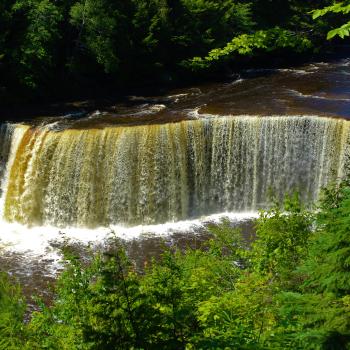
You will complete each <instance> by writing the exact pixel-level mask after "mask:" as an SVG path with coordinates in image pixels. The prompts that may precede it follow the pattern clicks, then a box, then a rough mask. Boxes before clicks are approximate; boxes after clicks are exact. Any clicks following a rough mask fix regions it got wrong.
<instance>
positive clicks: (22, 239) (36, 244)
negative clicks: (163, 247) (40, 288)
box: [0, 212, 258, 273]
mask: <svg viewBox="0 0 350 350" xmlns="http://www.w3.org/2000/svg"><path fill="white" fill-rule="evenodd" d="M257 216H258V214H257V212H245V213H220V214H215V215H210V216H206V217H202V218H199V219H196V220H185V221H178V222H168V223H165V224H159V225H139V226H134V227H124V226H119V225H112V226H110V227H99V228H95V229H87V228H74V227H69V228H64V229H62V228H58V227H53V226H36V227H27V226H24V225H21V224H18V223H8V222H5V221H3V220H2V221H0V251H3V252H5V253H16V254H20V255H21V256H23V257H24V262H25V261H28V259H29V260H36V261H39V262H40V261H42V260H44V261H50V264H51V266H47V270H48V271H51V272H52V273H55V271H57V269H59V268H60V266H61V265H60V262H61V259H62V256H61V253H60V250H59V248H58V247H60V246H61V247H62V246H63V245H64V243H65V242H67V241H69V242H70V243H77V244H79V245H83V246H87V245H92V246H93V245H101V244H102V245H103V244H104V243H105V242H106V240H107V239H108V238H111V237H113V236H116V237H118V238H122V239H125V240H131V239H137V238H140V237H142V236H143V235H145V234H147V235H152V236H156V237H159V236H170V235H171V234H174V233H184V232H185V233H188V234H196V233H198V232H200V230H201V229H203V228H204V227H205V224H207V223H209V222H212V223H219V222H220V221H221V220H222V219H223V218H227V219H228V220H229V221H231V222H240V221H246V220H250V219H253V218H256V217H257Z"/></svg>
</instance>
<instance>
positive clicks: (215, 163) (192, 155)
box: [0, 116, 350, 227]
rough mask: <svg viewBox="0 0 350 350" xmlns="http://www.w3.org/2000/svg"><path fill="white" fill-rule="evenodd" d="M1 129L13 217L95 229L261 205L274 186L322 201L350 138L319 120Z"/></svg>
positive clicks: (344, 126) (339, 126)
mask: <svg viewBox="0 0 350 350" xmlns="http://www.w3.org/2000/svg"><path fill="white" fill-rule="evenodd" d="M3 128H5V129H6V130H5V129H4V130H5V131H3ZM0 130H1V139H0V142H1V146H2V148H1V159H2V160H7V176H6V179H5V181H4V182H5V186H4V187H5V194H4V196H5V197H4V203H3V206H4V207H3V215H4V218H5V219H6V220H7V221H10V222H20V223H23V224H38V225H44V224H51V225H55V226H87V227H96V226H108V225H110V224H126V225H133V224H139V223H144V224H151V223H163V222H166V221H175V220H183V219H187V218H191V217H198V216H201V215H208V214H213V213H218V212H223V211H237V212H240V211H254V210H257V209H258V208H264V207H266V206H267V205H268V196H269V191H270V189H271V190H273V191H274V193H275V194H276V195H277V196H278V197H279V198H281V197H282V196H283V194H284V193H286V192H288V191H293V190H299V191H300V192H301V195H302V198H303V200H304V201H313V200H315V199H317V197H318V195H319V192H320V190H321V188H322V186H324V185H325V184H327V183H328V182H330V181H332V180H335V179H336V178H338V177H341V176H342V175H343V172H344V169H345V163H346V159H347V154H348V153H349V140H350V123H349V122H348V121H346V120H342V119H331V118H320V117H311V116H310V117H309V116H304V117H297V116H296V117H290V116H288V117H252V116H237V117H236V116H235V117H233V116H227V117H217V118H204V119H199V120H190V121H182V122H178V123H170V124H159V125H142V126H114V127H105V128H101V129H88V130H79V129H66V130H62V131H54V130H50V128H48V127H29V126H24V125H17V126H15V127H12V129H11V127H8V126H6V127H3V126H2V127H1V129H0ZM4 135H5V136H4ZM4 145H5V146H4ZM10 145H11V147H10ZM9 148H11V149H10V150H9ZM8 155H9V157H8ZM7 158H8V159H7ZM0 171H1V169H0ZM2 177H4V176H3V174H2Z"/></svg>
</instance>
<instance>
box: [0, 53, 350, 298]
mask: <svg viewBox="0 0 350 350" xmlns="http://www.w3.org/2000/svg"><path fill="white" fill-rule="evenodd" d="M349 77H350V59H342V60H338V61H334V62H318V63H313V64H307V65H304V66H301V67H298V68H292V69H265V70H264V69H260V70H246V71H243V72H241V74H240V75H236V76H234V77H232V78H231V79H228V80H226V81H225V82H222V83H208V84H201V85H198V86H193V87H191V88H183V89H175V90H173V91H170V92H169V93H168V94H166V95H162V96H129V97H128V98H126V99H125V100H124V101H123V102H117V101H115V102H114V101H112V100H111V101H110V103H106V104H104V106H103V107H101V108H100V109H99V110H95V111H91V102H90V101H87V102H79V103H78V102H77V103H74V104H72V111H74V112H72V113H70V114H69V113H68V114H65V115H59V114H58V115H57V116H55V117H45V116H38V117H37V118H32V120H31V121H30V123H31V124H36V125H40V124H44V125H49V126H50V128H51V129H52V130H62V129H68V128H73V129H85V128H89V129H90V128H103V127H105V126H111V125H113V126H115V125H139V124H154V123H166V122H175V121H179V120H185V119H198V118H201V117H204V116H205V117H208V116H209V117H210V116H218V117H220V116H223V115H264V116H271V115H277V116H288V115H294V116H295V115H301V116H303V115H317V116H328V117H340V118H350V79H349ZM23 119H25V116H23ZM234 225H238V226H241V227H243V229H244V231H245V232H246V233H247V234H248V235H249V234H251V233H252V232H253V230H252V224H251V221H249V220H245V221H242V222H240V223H235V224H234ZM6 227H7V226H6V225H2V224H1V223H0V229H1V230H2V231H4V230H6ZM1 233H2V232H1ZM207 237H208V234H207V232H206V229H205V225H204V226H200V227H198V228H197V229H194V230H192V229H191V230H190V231H188V230H187V229H184V230H183V231H181V230H180V231H179V230H177V231H176V232H169V233H168V234H165V235H164V236H163V237H160V236H159V235H152V234H151V235H142V236H139V237H138V238H137V237H133V239H129V240H127V250H128V253H129V255H130V257H131V258H132V259H133V260H134V261H135V263H136V264H137V266H138V267H139V268H142V266H143V264H144V263H145V262H146V261H148V260H149V259H150V258H151V257H153V256H159V254H160V252H161V251H162V249H163V246H164V244H165V245H171V246H178V247H180V248H183V247H185V246H186V245H191V246H192V247H200V246H201V242H202V241H203V240H205V239H207ZM1 244H2V242H1V236H0V246H1ZM60 244H61V243H59V244H57V243H55V242H54V241H53V242H51V243H50V245H49V250H50V249H51V250H54V249H57V246H60ZM101 244H102V243H101ZM50 247H51V248H50ZM81 247H83V246H81ZM83 250H84V249H83V248H82V251H83ZM0 266H1V267H0V269H1V270H2V271H6V272H9V273H11V274H12V275H13V276H15V277H17V278H18V279H19V281H20V282H21V283H22V285H23V288H24V291H25V293H26V295H27V296H31V295H33V294H36V293H37V294H40V295H42V296H44V297H45V296H46V297H47V298H49V296H50V293H49V288H48V284H52V282H53V281H54V276H55V273H56V271H57V257H55V256H53V257H52V256H50V255H49V254H48V255H46V251H45V252H44V253H43V254H39V255H35V254H34V255H31V253H28V251H26V250H23V249H22V250H21V251H16V249H15V247H14V249H12V250H9V251H8V250H6V249H5V251H4V252H3V253H2V254H1V256H0ZM53 266H56V267H53Z"/></svg>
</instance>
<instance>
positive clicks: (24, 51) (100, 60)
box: [0, 0, 333, 97]
mask: <svg viewBox="0 0 350 350" xmlns="http://www.w3.org/2000/svg"><path fill="white" fill-rule="evenodd" d="M316 5H317V6H316ZM316 5H315V2H314V1H311V0H307V1H305V0H288V1H281V0H252V1H249V2H248V1H243V0H234V1H232V0H172V1H170V0H147V1H146V0H125V1H117V0H112V1H107V0H96V1H92V0H59V1H50V0H3V1H1V4H0V29H1V30H0V79H1V82H0V86H1V87H2V88H6V89H7V91H8V92H9V93H12V95H18V94H20V93H22V95H26V96H32V97H33V96H38V95H39V96H54V97H57V95H58V94H60V93H62V94H68V95H70V94H71V93H76V92H77V91H78V92H81V91H82V90H83V91H84V89H89V88H92V87H93V88H95V87H96V85H97V84H98V85H99V86H104V85H106V84H107V83H108V84H109V85H108V86H110V85H111V84H112V85H113V86H125V85H126V84H128V85H130V84H136V83H142V82H145V81H151V82H167V83H168V82H171V81H174V80H177V81H182V80H183V78H184V77H191V73H192V72H193V71H197V73H196V74H197V75H198V74H204V70H203V68H205V69H206V70H207V69H208V68H211V66H212V65H214V67H216V66H220V65H223V66H224V67H227V66H228V67H230V66H231V65H232V64H235V63H237V62H238V63H239V62H243V61H244V58H245V57H246V56H249V57H260V55H261V54H264V55H269V57H272V56H273V55H279V54H286V53H291V52H292V53H296V54H300V53H302V52H307V51H308V50H316V49H319V48H321V47H322V45H323V44H324V42H323V37H324V35H325V32H326V28H327V23H328V22H327V21H328V17H327V18H324V17H322V19H321V18H318V20H317V21H315V22H313V21H312V19H311V16H310V15H309V14H308V12H309V11H312V10H315V9H317V8H318V7H319V6H327V5H330V0H321V1H319V2H317V4H316ZM332 24H333V22H332ZM208 52H209V53H208ZM198 68H201V70H200V71H199V72H198Z"/></svg>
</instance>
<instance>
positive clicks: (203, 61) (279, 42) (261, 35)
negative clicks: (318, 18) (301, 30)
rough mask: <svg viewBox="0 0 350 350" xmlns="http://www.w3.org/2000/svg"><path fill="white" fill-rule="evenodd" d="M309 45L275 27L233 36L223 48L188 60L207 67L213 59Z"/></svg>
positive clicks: (195, 64) (306, 47)
mask: <svg viewBox="0 0 350 350" xmlns="http://www.w3.org/2000/svg"><path fill="white" fill-rule="evenodd" d="M310 47H312V42H311V41H310V40H309V39H308V38H307V37H305V36H300V35H298V34H296V33H294V32H292V31H289V30H285V29H281V28H278V27H276V28H273V29H268V30H259V31H256V32H255V33H253V34H242V35H239V36H237V37H235V38H233V39H232V40H231V41H230V42H229V43H228V44H227V45H226V46H225V47H224V48H222V49H213V50H211V51H210V52H209V53H208V55H207V56H206V57H204V58H201V57H194V58H193V59H192V60H191V61H190V62H189V66H191V67H192V68H194V69H196V68H208V67H210V65H211V64H212V62H213V61H220V60H222V59H232V58H233V57H235V56H236V57H237V56H239V55H243V56H252V55H254V54H256V52H259V51H265V52H272V51H275V50H277V49H286V48H290V49H293V50H294V51H296V52H303V51H305V50H307V49H309V48H310ZM185 64H186V63H185Z"/></svg>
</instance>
